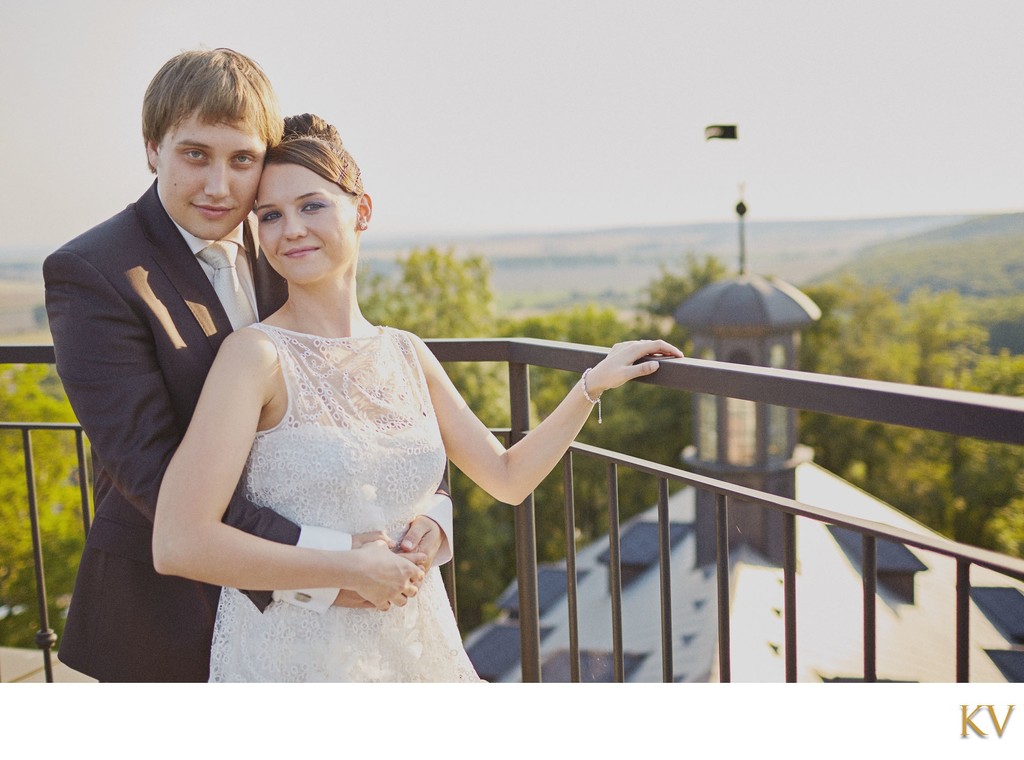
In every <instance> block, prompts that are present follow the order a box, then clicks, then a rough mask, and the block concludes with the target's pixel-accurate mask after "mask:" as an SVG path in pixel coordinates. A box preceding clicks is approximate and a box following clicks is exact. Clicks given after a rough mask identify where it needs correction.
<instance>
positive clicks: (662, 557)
mask: <svg viewBox="0 0 1024 760" xmlns="http://www.w3.org/2000/svg"><path fill="white" fill-rule="evenodd" d="M671 529H672V523H671V522H670V521H669V513H668V479H667V478H659V479H658V571H659V573H660V578H659V580H660V583H661V680H662V681H664V682H665V683H672V680H673V678H674V675H675V673H674V670H675V663H674V662H673V657H672V643H673V642H672V541H671V535H670V533H671Z"/></svg>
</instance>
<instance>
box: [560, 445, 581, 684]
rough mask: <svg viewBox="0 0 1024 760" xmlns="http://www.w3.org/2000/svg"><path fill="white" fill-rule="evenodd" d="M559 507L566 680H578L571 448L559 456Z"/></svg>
mask: <svg viewBox="0 0 1024 760" xmlns="http://www.w3.org/2000/svg"><path fill="white" fill-rule="evenodd" d="M562 493H563V497H562V509H563V510H564V516H565V587H566V601H567V603H568V606H569V679H570V680H571V681H572V682H573V683H579V682H580V680H581V673H580V612H579V597H578V595H577V578H576V513H575V510H576V492H575V488H574V487H573V478H572V451H567V452H565V456H564V457H562Z"/></svg>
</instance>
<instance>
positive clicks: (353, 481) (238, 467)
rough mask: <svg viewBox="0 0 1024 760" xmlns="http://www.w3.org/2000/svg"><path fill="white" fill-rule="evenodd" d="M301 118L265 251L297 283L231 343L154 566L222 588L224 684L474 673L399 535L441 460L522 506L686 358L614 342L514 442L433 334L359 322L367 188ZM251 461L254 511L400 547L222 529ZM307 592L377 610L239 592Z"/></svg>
mask: <svg viewBox="0 0 1024 760" xmlns="http://www.w3.org/2000/svg"><path fill="white" fill-rule="evenodd" d="M288 121H289V122H290V124H289V129H286V139H285V142H283V143H282V144H281V145H279V146H277V147H275V148H271V149H270V150H269V151H268V153H267V157H266V164H265V168H264V171H263V176H262V178H261V181H260V187H259V193H258V196H257V200H256V214H257V217H258V219H259V227H260V243H261V247H262V248H263V251H264V253H265V255H266V256H267V257H268V261H269V262H270V264H271V265H272V266H273V267H274V268H275V269H276V270H277V271H278V272H279V273H280V274H281V275H282V276H283V277H284V278H285V279H286V280H287V281H288V287H289V297H288V301H287V302H286V303H285V305H284V306H283V307H282V308H281V309H280V310H279V311H278V312H276V313H275V314H273V315H271V316H270V317H268V318H267V319H266V320H264V321H263V322H262V323H260V324H258V325H253V326H251V327H248V328H243V329H241V330H238V331H237V332H235V333H234V334H232V335H231V336H229V337H228V338H227V340H225V341H224V343H223V345H222V347H221V349H220V352H219V354H218V356H217V359H216V361H215V363H214V365H213V368H212V370H211V371H210V374H209V376H208V378H207V381H206V385H205V387H204V390H203V394H202V397H201V398H200V401H199V404H198V406H197V408H196V412H195V415H194V417H193V419H192V422H191V424H190V426H189V429H188V432H187V433H186V435H185V437H184V439H183V441H182V444H181V446H180V447H179V449H178V451H177V453H176V454H175V456H174V458H173V459H172V461H171V463H170V465H169V466H168V469H167V472H166V475H165V477H164V481H163V483H162V485H161V490H160V498H159V502H158V507H157V510H156V521H155V527H154V538H153V551H154V562H155V563H156V567H157V569H158V570H159V571H160V572H162V573H169V574H174V575H182V576H185V577H190V578H195V579H197V580H202V581H206V582H208V583H214V584H219V585H221V586H224V587H225V589H224V592H223V593H222V594H221V602H220V607H219V609H218V611H217V623H216V629H215V631H214V640H213V651H212V658H211V671H210V673H211V675H210V677H211V680H225V681H391V682H394V681H477V680H479V678H478V677H477V675H476V673H475V671H474V670H473V667H472V665H471V663H470V662H469V658H468V657H467V655H466V652H465V650H464V648H463V646H462V643H461V638H460V636H459V631H458V628H457V627H456V624H455V619H454V615H453V613H452V610H451V608H450V606H449V604H448V599H447V596H446V594H445V590H444V587H443V585H442V582H441V578H440V575H439V572H438V570H437V569H436V568H433V569H430V570H428V571H427V572H424V570H423V568H421V567H420V566H419V564H417V563H424V559H425V558H424V556H423V555H420V554H396V553H394V552H392V550H391V548H390V544H391V543H393V542H394V541H396V540H397V539H398V538H400V535H401V533H402V531H403V529H404V528H405V526H407V525H408V524H409V523H410V522H411V521H412V519H413V518H414V517H416V516H417V515H418V514H422V513H423V511H424V510H425V505H426V504H427V503H428V502H429V500H430V499H431V497H432V496H433V494H434V491H435V488H436V485H437V483H438V481H439V480H440V479H441V475H442V471H443V468H444V464H445V460H446V458H450V459H451V460H452V462H453V463H454V464H455V465H456V466H457V467H459V469H460V470H462V472H464V473H465V474H466V475H468V476H469V477H470V478H472V479H473V480H474V481H475V482H476V483H477V484H478V485H480V486H481V487H482V488H484V489H485V490H486V491H488V492H489V493H490V494H491V495H492V496H494V497H495V498H497V499H499V500H500V501H504V502H507V503H510V504H517V503H519V502H521V501H522V500H523V499H524V498H525V497H526V495H527V494H528V493H530V492H531V491H532V490H533V489H534V488H535V487H536V486H537V484H538V483H539V482H540V481H541V480H542V478H543V477H544V476H545V475H546V474H547V473H548V472H549V471H550V470H551V469H552V468H553V467H554V466H555V464H557V463H558V461H559V459H560V458H561V456H562V454H563V453H564V452H565V450H566V448H567V447H568V445H569V444H570V443H571V442H572V440H573V439H574V438H575V436H576V435H577V434H578V433H579V430H580V429H581V428H582V426H583V423H584V422H585V421H586V419H587V417H588V415H589V414H590V411H591V409H592V407H593V404H594V403H595V402H596V400H597V398H599V397H600V394H601V393H602V392H603V391H605V390H607V389H609V388H614V387H617V386H619V385H621V384H622V383H624V382H626V381H627V380H629V379H631V378H635V377H639V376H641V375H645V374H650V373H652V372H654V371H655V370H656V369H657V367H658V362H657V361H652V360H649V361H644V362H641V363H639V364H634V362H636V361H638V360H640V359H641V358H643V357H645V356H663V357H679V356H682V353H681V352H680V351H678V349H676V348H674V347H673V346H671V345H669V344H667V343H665V342H663V341H634V342H631V343H624V344H618V345H616V346H615V347H613V349H612V350H611V351H610V352H609V354H608V356H607V357H606V358H605V359H603V360H602V361H601V362H600V363H599V364H597V365H596V366H595V367H593V368H592V369H591V370H588V371H587V372H586V373H584V376H583V378H582V379H581V382H580V383H579V384H578V385H577V386H575V387H574V388H573V389H572V390H571V391H570V392H569V394H568V396H567V397H566V399H565V400H564V401H563V402H562V403H561V404H560V405H559V406H558V408H556V409H555V410H554V411H553V412H552V413H551V415H550V416H549V417H548V418H547V419H546V420H544V422H542V423H541V424H540V425H539V426H538V427H537V429H536V430H535V431H534V432H533V433H532V434H531V435H529V436H527V437H526V438H524V439H523V440H522V441H520V442H519V443H517V444H516V445H515V446H513V447H511V448H510V449H508V450H507V451H506V450H505V449H504V447H503V446H502V445H501V443H500V442H499V441H498V440H497V439H496V438H495V437H494V436H493V435H492V434H491V433H490V432H489V431H488V430H487V428H486V427H485V426H484V425H483V423H481V422H480V420H479V419H477V417H476V416H475V415H474V414H473V412H472V411H471V410H470V409H469V408H468V407H467V406H466V404H465V403H464V402H463V400H462V398H461V397H460V395H459V393H458V391H457V390H456V389H455V387H454V386H453V385H452V383H451V381H450V380H449V379H448V377H447V375H446V374H445V372H444V370H443V368H442V367H441V364H440V363H439V362H438V361H437V360H436V359H435V358H434V356H433V354H431V353H430V351H429V350H428V349H427V348H426V346H425V345H424V344H423V342H422V341H421V340H420V339H419V338H417V337H416V336H414V335H412V334H410V333H407V332H403V331H401V330H396V329H391V328H386V327H377V326H374V325H371V324H370V323H369V322H368V321H367V320H366V319H365V318H364V317H363V316H362V314H361V312H360V311H359V305H358V302H357V300H356V278H355V273H356V262H357V259H358V250H359V239H360V235H361V233H362V231H363V230H365V229H366V227H367V225H368V224H369V221H370V218H371V215H372V209H373V206H372V202H371V199H370V196H369V195H367V194H366V193H365V192H363V189H362V181H361V178H360V175H359V169H358V167H357V166H356V164H355V162H354V161H353V160H352V158H351V156H350V155H349V154H348V152H347V151H346V150H345V149H344V147H342V144H341V140H340V138H339V137H338V136H337V132H336V131H335V130H334V129H333V127H330V125H328V124H326V123H325V122H322V121H321V120H319V119H317V118H316V117H310V116H308V115H305V116H303V117H295V118H293V119H290V120H288ZM289 132H290V133H291V134H289ZM297 132H298V134H296V133H297ZM243 472H244V474H245V480H244V482H245V487H246V489H247V490H248V493H249V496H250V498H252V500H253V501H254V502H255V503H256V504H259V505H260V506H263V507H267V508H271V509H274V510H275V511H277V512H279V513H281V514H282V515H285V516H287V517H290V518H291V519H292V520H294V521H295V522H296V523H300V524H304V525H318V526H323V527H326V528H333V529H336V530H340V531H344V532H346V533H352V534H366V533H373V532H382V533H383V534H384V535H385V536H386V537H387V538H386V539H385V540H380V541H371V542H368V543H366V544H365V545H364V546H362V547H361V548H359V549H354V550H350V551H344V552H338V551H325V550H317V549H305V548H298V547H295V546H285V545H281V544H275V543H273V542H270V541H265V540H263V539H260V538H257V537H255V536H252V535H250V534H246V533H243V532H241V531H238V530H236V529H234V528H231V527H229V526H226V525H224V524H223V523H221V518H222V517H223V513H224V509H225V507H226V504H227V502H228V499H229V497H230V495H231V493H232V491H233V489H234V487H235V484H236V483H237V482H238V478H239V475H240V474H242V473H243ZM387 539H390V541H388V540H387ZM310 587H324V588H338V587H341V588H343V589H350V590H352V591H354V592H356V593H357V594H358V595H359V596H360V597H362V598H363V599H365V600H366V605H365V607H366V608H363V609H353V608H346V607H339V606H335V607H331V608H330V609H328V610H327V611H326V612H324V613H318V612H315V611H311V610H308V609H304V608H300V607H295V606H291V605H288V604H285V603H280V602H275V603H273V604H271V605H270V607H268V608H267V609H266V611H264V612H263V613H260V612H259V611H258V610H257V609H256V608H255V607H254V606H253V605H252V604H251V603H250V602H248V600H246V599H245V598H244V597H243V596H242V594H241V593H240V592H238V591H236V590H235V589H236V588H248V589H287V588H310Z"/></svg>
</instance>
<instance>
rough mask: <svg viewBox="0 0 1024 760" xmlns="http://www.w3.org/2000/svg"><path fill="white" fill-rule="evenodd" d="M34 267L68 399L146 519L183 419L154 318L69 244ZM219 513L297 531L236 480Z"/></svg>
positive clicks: (265, 595) (256, 596)
mask: <svg viewBox="0 0 1024 760" xmlns="http://www.w3.org/2000/svg"><path fill="white" fill-rule="evenodd" d="M43 276H44V281H45V287H46V309H47V315H48V317H49V321H50V330H51V333H52V335H53V342H54V351H55V354H56V359H57V371H58V374H59V375H60V377H61V380H62V382H63V384H64V388H65V391H66V392H67V395H68V398H69V400H70V401H71V406H72V408H73V409H74V411H75V415H76V416H77V417H78V420H79V422H80V423H81V425H82V428H83V429H84V430H85V433H86V435H87V436H88V438H89V442H90V444H91V446H92V447H93V451H94V454H95V455H96V457H97V458H98V460H99V462H100V463H101V465H102V467H103V468H104V470H105V471H106V472H107V473H109V475H110V477H111V479H112V482H113V485H114V487H115V488H116V489H117V490H118V491H119V492H120V493H121V494H122V495H123V496H124V498H125V499H126V500H127V501H128V502H129V503H130V504H131V505H132V506H133V507H134V508H135V509H136V510H137V511H138V513H139V514H140V515H141V516H142V517H143V518H144V519H145V520H147V521H149V522H150V523H151V522H152V521H153V517H154V514H155V508H156V501H157V494H158V493H159V489H160V482H161V480H162V478H163V474H164V471H165V470H166V468H167V465H168V463H169V462H170V459H171V457H172V456H173V454H174V451H175V449H176V448H177V446H178V444H179V443H180V441H181V437H182V435H183V434H184V431H185V427H186V426H187V423H188V420H187V419H182V416H183V415H182V410H181V409H180V408H179V409H177V410H176V408H175V403H174V398H173V397H172V389H171V388H170V387H168V382H169V380H168V377H167V376H166V375H165V371H164V368H163V366H162V363H161V357H160V355H159V350H158V346H157V340H158V339H157V336H155V335H154V332H153V329H154V328H153V321H152V319H153V318H152V317H151V316H150V315H145V316H144V307H142V306H140V305H138V304H136V305H133V304H131V303H129V302H128V301H126V300H125V297H124V296H123V295H122V294H121V293H120V292H118V289H117V288H116V287H115V286H114V285H113V284H112V283H111V282H110V281H109V280H108V279H107V277H105V276H104V274H103V273H102V272H101V271H99V270H98V269H97V268H95V267H94V266H93V265H92V264H90V263H89V262H87V261H86V260H85V259H83V258H82V257H81V256H78V255H77V254H75V253H72V252H68V251H58V252H57V253H54V254H52V255H51V256H50V257H48V258H47V260H46V261H45V263H44V265H43ZM159 318H160V315H157V316H156V319H157V320H159ZM169 320H170V318H169V317H167V321H168V323H169ZM160 339H161V340H162V339H164V336H160ZM167 339H168V340H172V341H173V336H170V337H167ZM178 340H180V337H179V338H178ZM180 348H181V350H183V351H187V350H188V347H187V346H184V345H183V346H181V347H180ZM207 369H208V367H203V366H202V365H197V370H196V371H197V372H198V373H201V374H202V376H203V377H198V378H190V381H192V382H198V383H199V384H200V385H201V383H202V379H203V378H204V377H205V372H206V371H207ZM171 382H173V381H171ZM188 416H191V409H190V410H188ZM224 521H225V522H226V523H228V524H230V525H232V526H234V527H237V528H239V529H241V530H244V531H246V532H248V533H252V534H255V535H258V536H261V537H262V538H266V539H269V540H271V541H276V542H278V543H290V544H294V543H296V541H297V540H298V538H299V527H298V526H297V525H295V524H294V523H292V522H291V521H289V520H287V519H286V518H284V517H282V516H280V515H278V514H277V513H275V512H273V511H272V510H269V509H259V508H257V507H256V506H255V505H254V504H252V503H251V502H250V501H248V500H247V499H246V498H245V496H244V495H243V493H242V489H241V488H238V489H236V491H235V494H234V496H233V497H232V499H231V502H230V504H229V505H228V509H227V512H226V514H225V518H224ZM249 596H250V598H251V599H252V600H253V602H254V603H255V604H256V605H257V607H259V608H260V609H263V608H265V607H266V605H267V604H269V602H270V592H249Z"/></svg>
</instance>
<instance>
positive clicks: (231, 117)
mask: <svg viewBox="0 0 1024 760" xmlns="http://www.w3.org/2000/svg"><path fill="white" fill-rule="evenodd" d="M193 115H194V116H196V117H198V119H199V120H200V121H202V122H206V123H208V124H230V125H231V126H235V127H238V128H240V129H246V130H251V131H252V132H254V133H256V134H257V135H259V137H260V139H262V140H263V141H264V142H266V144H267V147H268V148H270V147H273V146H274V145H277V144H278V143H279V142H281V135H282V134H283V131H284V120H283V119H282V118H281V110H280V107H279V106H278V104H277V95H276V94H275V93H274V88H273V87H271V86H270V80H269V79H267V75H266V74H264V73H263V69H261V68H260V67H259V64H257V63H256V61H254V60H252V59H251V58H249V57H247V56H244V55H242V54H241V53H237V52H235V51H234V50H230V49H228V48H217V49H216V50H188V51H186V52H184V53H180V54H178V55H176V56H174V58H172V59H171V60H169V61H168V62H167V63H165V64H164V65H163V67H161V69H160V71H158V72H157V73H156V76H155V77H153V81H151V82H150V83H149V87H148V88H147V89H146V95H145V97H144V98H143V100H142V138H143V140H144V141H145V144H146V145H147V146H148V145H149V144H150V143H152V144H153V145H159V144H160V142H161V141H162V140H163V139H164V136H165V135H166V134H167V132H168V131H170V130H171V129H173V128H174V127H176V126H177V125H178V124H180V123H181V122H183V121H185V120H186V119H188V118H190V117H191V116H193ZM149 168H150V171H153V172H155V171H156V170H155V168H154V167H153V166H152V165H151V166H150V167H149Z"/></svg>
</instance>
